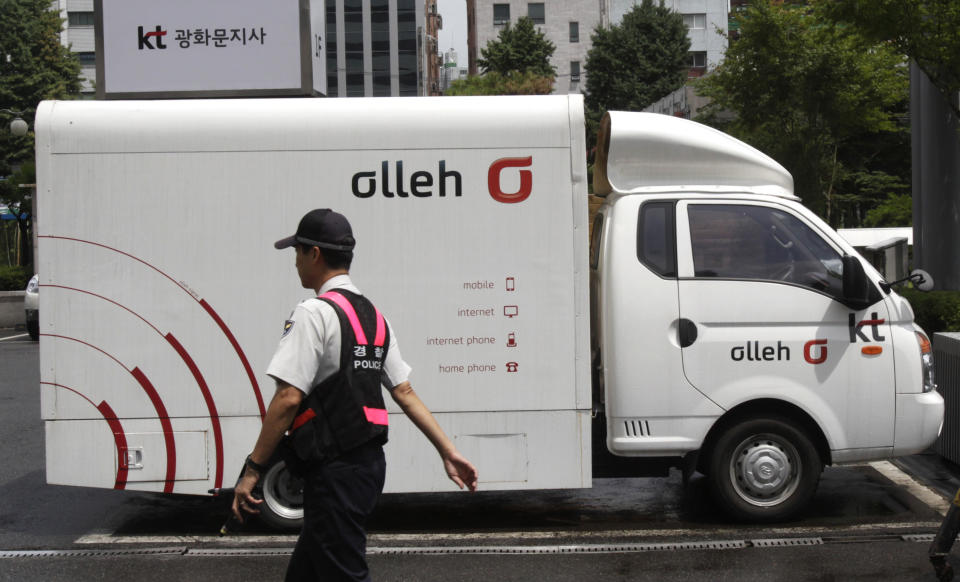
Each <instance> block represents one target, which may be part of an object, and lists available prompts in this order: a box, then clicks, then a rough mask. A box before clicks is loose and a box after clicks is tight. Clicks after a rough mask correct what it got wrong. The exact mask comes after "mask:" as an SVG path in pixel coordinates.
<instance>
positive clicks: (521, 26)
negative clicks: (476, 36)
mask: <svg viewBox="0 0 960 582" xmlns="http://www.w3.org/2000/svg"><path fill="white" fill-rule="evenodd" d="M556 48H557V47H556V45H554V44H553V43H552V42H550V40H549V39H547V37H546V35H544V34H543V33H542V32H540V31H538V30H537V29H536V28H535V27H534V26H533V21H532V20H530V19H529V18H527V17H526V16H524V17H522V18H520V19H519V20H517V24H516V25H515V26H510V25H509V24H507V25H506V26H505V27H504V28H503V30H501V31H500V34H499V35H498V36H497V39H496V40H491V41H490V42H489V43H487V46H486V48H484V49H481V50H480V57H481V58H479V59H477V64H478V65H480V68H481V69H482V70H483V71H484V72H485V73H491V72H493V73H500V74H501V75H506V74H508V73H510V72H514V71H516V72H519V73H531V72H532V73H534V74H536V75H539V76H541V77H550V79H551V81H552V80H553V78H554V76H555V75H556V74H557V71H556V69H554V68H553V65H551V64H550V57H552V56H553V51H555V50H556Z"/></svg>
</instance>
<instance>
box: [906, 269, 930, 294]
mask: <svg viewBox="0 0 960 582" xmlns="http://www.w3.org/2000/svg"><path fill="white" fill-rule="evenodd" d="M910 281H912V282H913V284H914V285H915V286H916V287H917V289H919V290H921V291H932V290H933V277H931V276H930V273H928V272H926V271H924V270H923V269H914V270H913V271H910Z"/></svg>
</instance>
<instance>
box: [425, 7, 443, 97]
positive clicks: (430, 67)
mask: <svg viewBox="0 0 960 582" xmlns="http://www.w3.org/2000/svg"><path fill="white" fill-rule="evenodd" d="M424 13H425V17H424V18H425V20H426V33H425V34H424V37H423V48H424V50H423V61H424V62H423V68H424V71H425V72H426V75H427V87H426V94H427V95H440V94H441V93H442V92H443V80H442V78H441V72H442V71H441V70H442V68H443V56H442V55H441V53H440V30H441V29H442V28H443V17H442V16H440V13H439V12H437V0H426V4H425V5H424Z"/></svg>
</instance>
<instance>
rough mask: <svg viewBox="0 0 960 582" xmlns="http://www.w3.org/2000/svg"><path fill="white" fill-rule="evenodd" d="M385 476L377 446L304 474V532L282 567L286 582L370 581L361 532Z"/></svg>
mask: <svg viewBox="0 0 960 582" xmlns="http://www.w3.org/2000/svg"><path fill="white" fill-rule="evenodd" d="M385 474H386V461H385V460H384V457H383V447H382V446H381V445H380V444H379V443H370V444H367V445H363V446H361V447H359V448H357V449H354V450H352V451H349V452H347V453H344V454H343V455H341V456H340V457H338V458H337V459H335V460H333V461H329V462H326V463H319V464H316V465H313V466H311V467H310V468H309V469H308V470H307V471H306V482H305V483H304V489H303V530H302V531H301V532H300V538H299V539H298V540H297V546H296V548H294V550H293V557H291V558H290V565H289V566H287V577H286V580H287V582H293V581H297V582H299V581H306V580H310V581H311V582H315V581H319V580H323V581H327V580H331V581H340V580H351V581H353V580H370V572H369V570H368V569H367V559H366V553H367V532H366V529H365V527H366V522H367V516H369V515H370V513H371V512H372V511H373V508H374V507H375V506H376V504H377V498H378V497H379V496H380V492H381V491H383V479H384V475H385Z"/></svg>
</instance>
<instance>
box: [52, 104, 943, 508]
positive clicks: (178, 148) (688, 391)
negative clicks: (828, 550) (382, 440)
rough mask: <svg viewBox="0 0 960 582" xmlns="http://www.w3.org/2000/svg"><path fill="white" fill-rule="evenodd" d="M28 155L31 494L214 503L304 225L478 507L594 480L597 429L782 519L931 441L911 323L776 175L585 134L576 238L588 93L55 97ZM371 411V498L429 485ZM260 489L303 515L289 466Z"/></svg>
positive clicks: (669, 134) (681, 131) (266, 392)
mask: <svg viewBox="0 0 960 582" xmlns="http://www.w3.org/2000/svg"><path fill="white" fill-rule="evenodd" d="M36 131H37V171H38V198H39V208H38V216H39V218H40V221H39V222H38V224H39V228H40V235H39V241H40V242H39V273H40V285H41V293H40V311H41V313H42V315H41V322H40V332H41V342H40V362H41V384H42V386H41V394H42V415H43V419H44V421H45V427H46V463H47V479H48V481H49V482H50V483H57V484H70V485H82V486H92V487H113V488H117V489H137V490H145V491H157V492H168V493H170V492H173V493H191V494H205V493H207V492H208V491H209V490H210V489H213V488H220V487H229V486H231V485H232V484H233V482H234V479H235V476H236V475H237V474H238V472H239V470H240V467H241V464H242V462H243V459H244V457H245V455H246V454H247V453H248V452H249V451H250V450H251V448H252V446H253V443H254V439H255V437H256V435H257V432H258V429H259V426H260V422H261V419H262V417H263V414H264V407H265V402H267V401H268V400H269V398H270V397H271V395H272V393H273V386H272V382H271V381H270V380H269V379H268V378H267V377H265V376H264V375H263V371H264V369H265V368H266V364H267V362H268V360H269V358H270V356H271V355H272V353H273V350H274V348H275V346H276V342H277V340H278V338H279V336H280V334H281V332H282V326H283V322H284V320H285V319H286V318H287V316H288V314H289V311H290V309H291V308H292V306H293V305H295V304H296V302H297V301H299V300H302V299H304V298H305V297H306V296H307V295H306V293H308V291H305V290H303V289H302V288H300V285H299V283H298V280H297V276H296V272H295V269H294V267H293V256H292V254H290V255H288V254H285V253H281V252H279V251H276V250H274V249H273V247H272V244H271V243H272V242H273V241H275V240H277V239H278V238H281V237H282V236H284V235H287V234H289V232H290V229H291V228H292V226H291V225H294V224H295V223H296V221H297V220H298V219H299V217H300V216H301V215H303V214H304V212H306V211H307V210H309V209H312V208H318V207H331V208H335V209H336V210H338V211H340V212H343V213H344V214H346V216H348V217H349V218H350V220H351V222H352V223H353V226H354V231H355V234H356V236H357V239H358V241H359V242H358V245H357V249H356V259H355V260H354V266H353V269H352V275H353V278H354V280H355V281H356V282H357V284H358V285H359V286H360V287H361V289H363V290H364V291H365V293H366V294H368V295H369V296H370V297H372V298H373V300H374V301H375V302H376V303H377V305H378V306H379V307H380V309H381V310H382V311H383V312H384V313H385V314H386V315H387V317H388V318H390V320H391V322H392V324H393V326H394V328H395V330H396V332H397V334H398V338H399V342H400V346H401V349H402V351H403V355H404V357H405V359H406V360H407V361H408V362H410V363H411V364H412V366H413V368H414V373H413V376H412V380H413V384H414V386H415V387H416V389H417V390H418V392H419V393H420V394H421V396H422V398H423V399H424V401H425V402H427V403H428V405H429V406H430V407H431V408H432V410H433V411H434V413H435V414H436V417H437V419H438V420H439V422H440V423H441V425H442V426H443V427H444V429H445V430H446V431H447V433H448V434H449V435H451V438H453V439H454V440H455V441H456V444H457V446H458V448H459V449H460V450H461V451H463V453H464V454H465V455H466V456H467V457H469V458H470V459H471V460H472V461H473V462H474V463H475V464H476V465H477V466H478V467H479V469H480V480H481V488H483V489H488V490H490V489H544V488H576V487H589V486H590V485H591V479H592V475H593V462H594V460H595V459H596V458H597V455H595V454H594V452H593V447H592V446H591V445H592V443H591V439H592V435H591V432H592V431H591V428H592V425H593V424H594V423H602V426H601V427H600V428H601V429H602V430H601V434H603V435H605V436H604V437H601V438H603V439H604V440H605V443H600V444H605V447H602V448H605V449H606V451H605V452H604V454H606V455H609V453H612V454H613V455H616V456H618V457H624V458H630V457H633V458H636V463H638V464H641V463H642V461H643V458H648V459H650V458H654V459H663V458H665V457H666V458H671V459H674V460H676V461H677V464H678V466H679V465H680V464H681V463H680V459H685V460H686V461H685V463H682V464H683V465H684V466H685V467H686V468H687V469H693V468H699V469H700V470H701V471H703V472H704V473H706V474H707V475H708V476H709V478H710V479H711V480H712V482H713V485H714V487H713V488H714V490H715V491H716V492H717V498H718V499H719V500H720V501H721V503H722V504H723V506H724V507H725V508H726V509H727V510H728V511H730V512H731V513H732V514H733V515H735V516H737V517H740V518H746V519H758V520H764V519H778V518H783V517H785V516H788V515H790V514H792V513H794V512H795V511H796V510H797V509H798V508H799V507H800V506H801V505H802V504H803V503H804V502H805V501H806V500H807V499H808V498H809V497H810V495H811V494H812V492H813V490H814V489H815V487H816V484H817V482H818V478H819V474H820V472H821V470H822V467H823V466H824V465H828V464H831V463H844V462H852V461H862V460H866V459H876V458H882V457H890V456H895V455H902V454H908V453H912V452H915V451H918V450H921V449H923V448H924V447H926V446H927V445H929V444H930V443H931V442H932V441H933V439H934V438H936V436H937V434H938V431H939V428H940V425H941V421H942V416H943V400H942V399H941V397H940V396H939V394H938V393H937V392H935V391H934V385H933V378H932V371H931V370H932V363H931V354H930V344H929V341H928V340H927V338H926V336H925V335H924V334H923V332H922V331H921V330H920V329H919V328H918V327H917V326H916V325H914V323H913V315H912V312H911V310H910V306H909V305H908V304H907V302H906V301H905V300H904V299H902V298H901V297H900V296H898V295H897V294H896V293H895V292H893V291H891V290H890V289H889V286H887V285H886V284H885V283H884V282H882V281H881V278H880V276H879V275H878V274H877V273H876V271H875V270H874V269H873V268H871V267H870V265H868V264H867V263H866V262H864V261H863V260H862V259H861V258H860V257H859V256H858V255H857V254H856V253H855V251H854V250H853V249H852V248H851V247H850V246H849V245H848V244H847V243H845V242H844V241H843V240H842V239H841V238H840V237H839V236H838V235H837V234H836V233H835V232H834V231H833V230H832V229H831V228H829V227H828V226H827V225H826V224H824V223H823V222H822V221H821V220H820V219H818V218H817V217H816V216H814V215H813V214H812V213H811V212H810V211H808V210H807V209H805V208H804V207H803V206H802V204H801V203H800V201H799V200H798V199H797V198H796V197H795V196H793V194H792V179H791V177H790V175H789V174H788V173H787V172H786V171H785V170H784V169H783V168H782V167H781V166H779V165H778V164H776V162H774V161H773V160H771V159H770V158H768V157H766V156H764V155H763V154H761V153H760V152H758V151H756V150H754V149H752V148H750V147H749V146H747V145H745V144H743V143H741V142H738V141H736V140H734V139H732V138H730V137H728V136H726V135H724V134H722V133H719V132H717V131H714V130H711V129H709V128H706V127H704V126H701V125H698V124H696V123H693V122H689V121H684V120H679V119H675V118H670V117H666V116H658V115H649V114H641V113H611V114H609V115H608V116H607V117H606V118H605V120H604V122H603V131H602V132H601V136H600V139H599V147H598V150H599V151H598V155H597V163H596V167H595V172H594V173H595V176H594V178H595V190H596V192H597V193H598V194H600V195H604V196H605V197H606V200H605V202H604V204H603V205H602V207H601V208H600V210H599V213H598V214H597V215H596V219H595V221H594V224H593V227H592V241H590V243H589V244H588V235H587V233H588V230H589V229H588V224H587V222H588V219H587V184H586V181H587V164H586V159H585V153H584V152H585V144H584V125H583V105H582V99H581V97H580V96H576V95H570V96H548V97H496V98H392V99H266V100H246V99H243V100H240V99H238V100H219V101H218V100H196V101H149V102H122V101H115V102H45V103H43V104H42V105H41V106H40V108H39V111H38V115H37V123H36ZM588 249H589V251H588ZM591 320H592V321H591ZM591 338H592V342H591ZM591 387H592V389H591ZM390 413H391V414H390V420H391V428H390V442H389V443H388V445H387V459H388V464H389V465H390V467H391V468H390V470H389V471H388V475H387V483H386V491H388V492H415V491H439V490H445V489H447V488H449V484H448V482H447V480H446V477H445V475H443V472H442V470H441V468H440V465H439V464H438V463H437V462H436V458H435V457H436V456H435V453H434V452H433V451H432V450H431V449H430V445H429V444H428V443H427V441H426V439H423V438H422V436H420V435H419V433H418V432H417V431H416V429H415V428H413V427H412V425H411V424H410V423H408V422H407V421H406V419H405V418H404V417H403V415H402V414H401V413H400V412H399V410H397V409H391V410H390ZM264 494H265V497H266V500H267V503H266V507H267V511H266V515H267V517H268V518H269V519H272V520H273V521H281V522H282V521H283V520H294V519H296V517H297V516H298V503H299V499H300V498H299V490H298V487H297V484H296V482H295V481H293V480H291V479H290V478H289V477H288V475H287V474H286V471H285V470H284V468H283V466H282V464H278V465H276V466H274V468H273V469H271V471H270V472H269V473H268V476H267V478H266V479H265V490H264Z"/></svg>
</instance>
